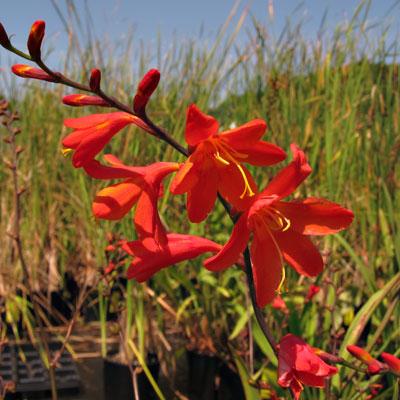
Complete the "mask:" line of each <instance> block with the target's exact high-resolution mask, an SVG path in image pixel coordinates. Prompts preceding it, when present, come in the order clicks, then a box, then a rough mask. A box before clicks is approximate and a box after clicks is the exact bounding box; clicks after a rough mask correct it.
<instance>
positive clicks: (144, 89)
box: [133, 69, 160, 113]
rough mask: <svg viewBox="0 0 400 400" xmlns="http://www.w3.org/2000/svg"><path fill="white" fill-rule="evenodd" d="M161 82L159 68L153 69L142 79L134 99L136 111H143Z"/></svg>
mask: <svg viewBox="0 0 400 400" xmlns="http://www.w3.org/2000/svg"><path fill="white" fill-rule="evenodd" d="M159 82H160V72H159V71H158V70H157V69H151V70H150V71H148V72H147V73H146V74H145V76H144V77H143V78H142V80H141V81H140V83H139V85H138V88H137V91H136V95H135V98H134V99H133V109H134V110H135V112H136V113H140V112H142V111H143V110H144V109H145V108H146V105H147V103H148V101H149V99H150V97H151V95H152V94H153V92H154V91H155V90H156V89H157V86H158V83H159Z"/></svg>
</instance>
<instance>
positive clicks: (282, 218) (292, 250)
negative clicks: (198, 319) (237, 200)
mask: <svg viewBox="0 0 400 400" xmlns="http://www.w3.org/2000/svg"><path fill="white" fill-rule="evenodd" d="M291 149H292V152H293V161H292V162H291V163H290V164H289V165H288V166H287V167H285V168H284V169H282V170H281V171H280V172H279V173H278V175H276V176H275V178H274V179H272V181H271V182H270V183H269V185H268V186H267V187H266V188H265V189H264V190H263V191H262V192H261V193H259V194H257V195H256V196H254V197H253V198H252V203H251V205H250V207H249V208H248V209H247V210H246V211H245V212H244V213H243V214H242V215H241V216H240V218H239V219H238V221H237V223H236V224H235V226H234V228H233V231H232V235H231V237H230V239H229V241H228V242H227V243H226V244H225V245H224V247H223V248H222V250H221V251H220V252H219V253H218V254H216V255H215V256H213V257H211V258H209V259H208V260H206V261H205V263H204V265H205V267H206V268H208V269H210V270H212V271H219V270H222V269H224V268H227V267H229V266H230V265H232V264H233V263H234V262H235V261H236V260H237V258H238V255H239V254H240V253H241V252H242V251H243V250H244V249H245V247H246V245H247V243H248V241H249V239H250V234H251V232H253V240H252V244H251V247H250V253H251V260H252V268H253V274H254V283H255V287H256V294H257V303H258V305H259V306H261V307H263V306H265V305H266V304H267V303H269V302H271V301H272V299H273V298H274V297H275V294H276V291H277V289H279V287H280V286H281V284H282V282H283V272H282V271H283V260H286V262H288V263H289V264H290V265H291V266H292V267H293V268H294V269H295V270H296V271H297V272H298V273H299V274H302V275H306V276H310V277H312V276H316V275H318V274H319V273H320V272H321V271H322V268H323V261H322V257H321V255H320V253H319V252H318V250H317V249H316V247H315V246H314V245H313V243H312V242H311V240H310V239H309V238H308V236H309V235H326V234H329V233H335V232H339V231H341V230H342V229H344V228H346V227H347V226H349V225H350V223H351V221H352V220H353V213H352V212H351V211H350V210H347V209H345V208H343V207H341V206H340V205H338V204H336V203H332V202H330V201H328V200H324V199H318V198H308V199H305V200H294V201H290V202H283V201H282V199H283V198H284V197H286V196H289V195H290V194H291V193H292V192H293V191H294V190H295V189H296V188H297V186H298V185H300V183H301V182H302V181H303V180H304V179H305V178H306V177H307V176H308V175H309V174H310V172H311V167H310V165H309V164H308V163H307V160H306V157H305V155H304V153H303V152H302V151H301V150H300V149H299V148H298V147H297V146H296V145H292V146H291ZM278 291H279V290H278Z"/></svg>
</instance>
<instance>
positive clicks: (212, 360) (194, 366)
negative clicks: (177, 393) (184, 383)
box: [186, 350, 220, 400]
mask: <svg viewBox="0 0 400 400" xmlns="http://www.w3.org/2000/svg"><path fill="white" fill-rule="evenodd" d="M186 354H187V361H188V374H189V376H188V391H187V392H188V397H189V399H190V400H216V399H217V397H216V388H215V378H216V376H217V371H218V365H219V362H220V361H219V359H218V358H217V357H215V356H209V355H206V354H199V353H197V352H195V351H189V350H188V351H187V353H186Z"/></svg>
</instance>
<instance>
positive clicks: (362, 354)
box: [346, 345, 385, 375]
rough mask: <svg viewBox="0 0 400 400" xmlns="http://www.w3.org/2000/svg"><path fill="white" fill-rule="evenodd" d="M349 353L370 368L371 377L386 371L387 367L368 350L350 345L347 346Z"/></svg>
mask: <svg viewBox="0 0 400 400" xmlns="http://www.w3.org/2000/svg"><path fill="white" fill-rule="evenodd" d="M346 348H347V351H348V352H349V353H350V354H351V355H352V356H354V357H355V358H357V359H358V360H360V361H361V362H363V363H364V364H366V365H367V366H368V373H369V374H370V375H374V374H378V373H379V372H381V371H383V370H384V369H385V365H384V364H382V363H381V362H379V361H378V360H377V359H375V358H374V357H372V356H371V354H369V353H368V352H367V351H366V350H364V349H362V348H361V347H358V346H354V345H350V346H347V347H346Z"/></svg>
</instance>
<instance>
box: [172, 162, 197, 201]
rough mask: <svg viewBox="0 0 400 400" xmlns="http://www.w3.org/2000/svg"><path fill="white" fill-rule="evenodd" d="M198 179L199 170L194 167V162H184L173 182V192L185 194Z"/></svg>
mask: <svg viewBox="0 0 400 400" xmlns="http://www.w3.org/2000/svg"><path fill="white" fill-rule="evenodd" d="M197 181H198V172H197V170H196V168H195V167H194V164H193V163H192V162H190V157H189V159H188V161H186V162H185V163H183V164H182V165H181V166H180V168H179V170H178V172H177V173H176V174H175V177H174V179H173V180H172V183H171V187H170V190H171V193H173V194H183V193H186V192H187V191H189V190H190V189H191V188H192V187H193V186H194V185H195V184H196V183H197Z"/></svg>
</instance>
